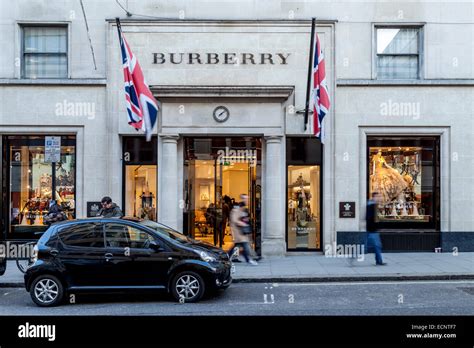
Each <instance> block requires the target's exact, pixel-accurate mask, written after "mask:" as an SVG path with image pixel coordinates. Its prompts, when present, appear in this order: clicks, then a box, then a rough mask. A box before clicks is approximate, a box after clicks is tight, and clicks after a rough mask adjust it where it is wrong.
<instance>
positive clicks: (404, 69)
mask: <svg viewBox="0 0 474 348" xmlns="http://www.w3.org/2000/svg"><path fill="white" fill-rule="evenodd" d="M121 4H122V3H121ZM122 5H123V7H124V8H126V9H127V11H128V12H129V13H130V14H131V16H129V15H127V14H126V13H125V12H124V10H123V9H122V8H120V7H119V6H118V4H117V3H116V2H115V1H84V10H85V14H86V16H85V17H84V15H83V12H82V9H81V6H80V4H79V3H76V2H73V1H71V2H61V3H55V2H47V1H40V0H38V1H18V2H16V3H15V4H8V6H7V3H6V2H2V9H1V15H0V16H1V19H0V20H1V23H0V25H1V32H2V35H1V42H2V47H4V49H3V50H2V52H0V63H1V64H0V99H1V107H0V135H1V149H2V162H1V182H2V185H1V190H2V191H1V196H2V200H1V203H0V204H1V207H0V209H1V212H2V221H1V227H2V233H3V238H4V239H29V238H34V236H35V234H34V232H36V231H40V230H44V228H45V226H44V222H43V218H44V215H45V214H47V212H48V206H49V202H50V200H51V198H53V197H54V198H56V199H57V200H59V202H60V204H61V205H62V206H63V209H64V210H65V211H66V213H67V215H68V217H69V218H80V217H86V216H88V215H93V214H94V212H95V211H96V210H97V208H98V201H100V198H101V197H102V196H104V195H109V196H111V197H112V198H113V200H114V201H115V202H117V203H118V204H119V205H120V206H121V207H122V208H123V210H124V212H125V214H126V215H133V216H137V217H141V218H149V219H154V220H156V219H157V220H158V221H160V222H162V223H164V224H166V225H169V226H171V227H174V228H176V229H178V230H180V231H183V233H185V234H187V235H190V236H193V237H195V238H198V239H202V240H205V241H208V242H211V243H214V244H216V245H221V246H223V247H226V246H227V244H228V243H230V238H231V237H230V235H229V228H228V210H229V209H230V208H231V207H232V205H233V204H235V202H239V201H241V200H242V197H241V195H242V194H245V195H247V196H248V209H249V214H250V218H251V223H252V226H253V238H252V239H253V241H254V247H255V249H256V250H257V252H258V253H262V254H264V255H285V254H287V253H292V252H298V251H322V252H325V253H332V252H334V251H335V247H336V245H340V244H346V245H347V244H354V243H364V240H365V234H366V224H365V205H366V203H367V200H368V199H369V198H370V197H371V195H372V194H373V193H374V192H378V193H379V197H380V199H381V201H380V204H379V208H378V224H379V228H380V230H381V231H382V239H383V242H384V246H385V249H386V250H392V251H403V250H405V251H406V250H410V251H433V250H434V249H435V248H442V250H443V251H453V250H458V251H473V250H474V208H473V204H472V202H473V201H474V179H473V177H472V174H471V173H473V172H474V157H473V155H472V153H471V151H470V149H471V147H472V145H474V118H473V116H474V115H473V113H474V111H473V110H474V59H473V58H474V24H473V23H472V14H473V11H474V7H473V4H472V3H471V2H467V1H466V2H463V1H459V2H456V3H452V4H449V11H447V7H448V5H445V4H442V3H428V2H424V1H416V2H399V3H397V4H395V3H388V2H383V1H373V2H371V3H364V4H362V5H361V3H360V2H355V1H347V2H338V3H334V4H333V3H328V2H324V1H302V2H298V3H291V2H286V1H274V2H264V3H261V2H258V1H256V0H254V1H242V0H241V1H232V2H225V3H224V2H223V6H217V5H216V3H215V2H209V1H194V2H192V3H188V2H182V3H176V2H173V1H123V4H122ZM312 16H317V18H318V21H317V30H316V31H317V34H318V36H319V38H320V41H321V46H322V48H323V51H324V55H325V61H326V76H327V82H328V89H329V92H330V98H331V108H330V111H329V114H327V115H326V118H325V121H324V130H325V138H324V144H322V143H321V141H320V140H319V139H316V138H314V137H312V136H311V133H310V129H312V123H311V120H310V123H309V125H308V127H307V128H306V129H305V124H304V113H303V112H302V110H304V107H305V98H306V89H307V73H308V56H309V43H310V30H311V27H310V24H311V21H310V18H311V17H312ZM115 17H120V18H121V23H122V30H123V32H124V35H125V37H126V38H127V41H128V43H129V44H130V46H131V49H132V50H133V52H134V54H135V56H136V57H137V58H138V60H139V62H140V64H141V66H142V69H143V71H144V74H145V78H146V81H147V83H148V84H149V86H150V88H151V91H152V92H153V94H154V95H155V97H156V99H157V100H159V102H160V108H161V112H160V117H159V122H158V124H157V126H156V129H155V130H154V134H155V135H154V137H153V138H152V141H150V142H146V141H145V139H144V136H143V134H141V133H137V132H136V131H134V129H132V128H131V127H130V126H129V125H128V124H127V116H126V109H125V102H124V93H123V73H122V67H121V57H120V49H119V44H118V36H117V28H116V24H115ZM85 19H86V20H87V26H86V23H85ZM310 119H311V117H310Z"/></svg>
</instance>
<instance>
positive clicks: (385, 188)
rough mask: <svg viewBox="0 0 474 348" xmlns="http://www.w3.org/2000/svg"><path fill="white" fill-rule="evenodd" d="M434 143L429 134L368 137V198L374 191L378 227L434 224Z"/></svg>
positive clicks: (436, 182) (436, 215) (436, 156)
mask: <svg viewBox="0 0 474 348" xmlns="http://www.w3.org/2000/svg"><path fill="white" fill-rule="evenodd" d="M438 144H439V141H438V139H436V138H431V137H421V138H369V139H368V159H369V161H368V175H369V178H368V198H372V197H373V195H374V193H378V198H377V220H378V224H379V226H380V227H381V228H383V227H387V228H391V227H395V228H400V227H402V228H403V227H406V228H418V227H419V228H436V227H437V225H438V222H439V179H438V175H439V174H438V173H439V145H438Z"/></svg>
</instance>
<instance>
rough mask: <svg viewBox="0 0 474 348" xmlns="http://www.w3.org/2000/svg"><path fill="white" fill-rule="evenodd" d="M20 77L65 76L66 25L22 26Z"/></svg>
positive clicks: (66, 67)
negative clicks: (21, 68)
mask: <svg viewBox="0 0 474 348" xmlns="http://www.w3.org/2000/svg"><path fill="white" fill-rule="evenodd" d="M22 30H23V64H22V67H23V70H22V72H23V73H22V77H23V78H30V79H37V78H67V69H68V66H67V26H23V27H22Z"/></svg>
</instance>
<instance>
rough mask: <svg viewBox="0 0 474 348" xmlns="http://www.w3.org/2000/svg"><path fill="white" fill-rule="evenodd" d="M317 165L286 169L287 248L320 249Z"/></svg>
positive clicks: (318, 176) (318, 170) (318, 173)
mask: <svg viewBox="0 0 474 348" xmlns="http://www.w3.org/2000/svg"><path fill="white" fill-rule="evenodd" d="M319 183H320V166H316V165H315V166H288V249H320V248H321V239H320V238H319V236H320V232H321V231H320V226H321V221H320V215H319V203H320V191H319Z"/></svg>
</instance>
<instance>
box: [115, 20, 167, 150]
mask: <svg viewBox="0 0 474 348" xmlns="http://www.w3.org/2000/svg"><path fill="white" fill-rule="evenodd" d="M117 30H118V35H119V41H120V49H121V51H122V65H123V77H124V80H125V103H126V105H127V113H128V124H129V125H131V126H132V127H133V128H135V129H136V130H137V131H138V130H140V129H141V130H144V131H145V134H146V140H147V141H150V140H151V133H152V130H153V126H154V125H155V123H156V119H157V117H158V103H157V101H156V100H155V98H154V97H153V94H152V93H151V91H150V89H149V88H148V85H147V84H146V82H145V78H144V77H143V72H142V68H141V67H140V64H139V63H138V60H137V58H136V57H135V55H134V54H133V52H132V50H131V49H130V46H129V45H128V43H127V41H126V40H125V37H124V36H123V33H122V28H121V26H120V22H119V21H118V19H117Z"/></svg>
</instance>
